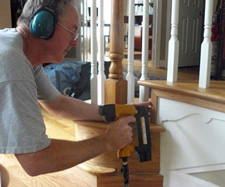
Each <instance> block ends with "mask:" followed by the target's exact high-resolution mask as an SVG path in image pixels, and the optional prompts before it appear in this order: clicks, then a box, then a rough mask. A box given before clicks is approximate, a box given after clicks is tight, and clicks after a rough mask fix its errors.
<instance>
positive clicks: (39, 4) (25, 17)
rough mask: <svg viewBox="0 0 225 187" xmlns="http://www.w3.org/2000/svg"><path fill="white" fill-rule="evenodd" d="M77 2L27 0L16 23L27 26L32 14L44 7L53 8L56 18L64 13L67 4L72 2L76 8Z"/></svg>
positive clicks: (74, 0) (65, 0) (66, 0)
mask: <svg viewBox="0 0 225 187" xmlns="http://www.w3.org/2000/svg"><path fill="white" fill-rule="evenodd" d="M77 3H78V2H77V1H76V0H28V1H27V2H26V4H25V6H24V9H23V12H22V14H21V16H20V17H19V18H18V21H17V25H26V26H27V27H29V24H30V22H31V19H32V18H33V16H34V14H35V13H36V12H37V11H38V10H40V9H42V8H44V7H48V8H49V9H51V10H54V11H55V16H56V20H58V19H59V17H60V16H62V15H63V14H64V13H65V11H66V7H67V5H68V4H72V5H73V6H74V7H75V8H76V9H77Z"/></svg>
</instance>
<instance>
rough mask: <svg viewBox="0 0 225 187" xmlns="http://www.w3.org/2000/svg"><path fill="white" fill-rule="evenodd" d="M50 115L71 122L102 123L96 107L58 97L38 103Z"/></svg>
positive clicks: (73, 99) (65, 97)
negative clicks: (89, 121) (90, 121)
mask: <svg viewBox="0 0 225 187" xmlns="http://www.w3.org/2000/svg"><path fill="white" fill-rule="evenodd" d="M40 104H41V106H42V107H43V108H45V109H46V110H47V111H48V112H49V113H50V114H51V115H55V116H58V117H62V118H67V119H71V120H86V121H88V120H94V121H102V118H101V116H99V114H98V105H94V104H88V103H86V102H84V101H81V100H78V99H75V98H71V97H67V96H64V95H60V96H59V97H58V98H56V99H55V100H53V101H51V102H47V103H43V102H40Z"/></svg>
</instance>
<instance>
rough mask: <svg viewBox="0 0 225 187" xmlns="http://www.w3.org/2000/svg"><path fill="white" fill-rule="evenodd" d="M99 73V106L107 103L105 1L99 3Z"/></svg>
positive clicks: (101, 0)
mask: <svg viewBox="0 0 225 187" xmlns="http://www.w3.org/2000/svg"><path fill="white" fill-rule="evenodd" d="M98 46H99V53H98V54H99V64H98V67H99V72H98V104H99V105H102V104H104V103H105V80H106V76H105V73H104V52H105V51H104V0H100V1H99V43H98Z"/></svg>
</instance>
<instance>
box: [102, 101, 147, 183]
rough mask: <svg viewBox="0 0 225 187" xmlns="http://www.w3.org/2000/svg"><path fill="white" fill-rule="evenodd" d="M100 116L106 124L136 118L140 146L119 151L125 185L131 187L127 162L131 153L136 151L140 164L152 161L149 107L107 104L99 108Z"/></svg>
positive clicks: (118, 155)
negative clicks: (131, 117)
mask: <svg viewBox="0 0 225 187" xmlns="http://www.w3.org/2000/svg"><path fill="white" fill-rule="evenodd" d="M99 115H101V116H102V117H103V118H104V120H105V121H106V122H111V121H115V120H117V119H119V118H120V117H122V116H128V115H133V116H135V118H136V126H135V127H136V129H137V139H138V145H137V146H136V147H135V148H134V147H133V146H131V145H126V146H125V147H123V148H122V149H120V150H118V151H117V157H118V158H121V159H122V161H123V168H122V171H123V175H124V180H125V181H124V184H125V186H129V169H128V164H127V160H128V157H130V156H131V153H132V152H133V151H134V150H136V153H137V154H136V155H137V157H138V160H139V162H145V161H150V160H151V138H150V128H149V116H148V107H146V106H137V105H119V104H107V105H102V106H99Z"/></svg>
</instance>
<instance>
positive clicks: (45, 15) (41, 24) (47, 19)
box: [30, 7, 56, 39]
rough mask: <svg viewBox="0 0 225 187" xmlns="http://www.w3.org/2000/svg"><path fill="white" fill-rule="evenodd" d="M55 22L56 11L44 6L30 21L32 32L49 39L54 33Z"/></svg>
mask: <svg viewBox="0 0 225 187" xmlns="http://www.w3.org/2000/svg"><path fill="white" fill-rule="evenodd" d="M55 24H56V18H55V14H54V11H53V10H51V9H49V8H47V7H44V8H42V9H40V10H39V11H37V12H36V13H35V14H34V16H33V18H32V20H31V22H30V32H31V33H32V34H33V35H34V36H36V37H38V38H42V39H48V38H50V37H51V36H52V34H53V33H54V30H55Z"/></svg>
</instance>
